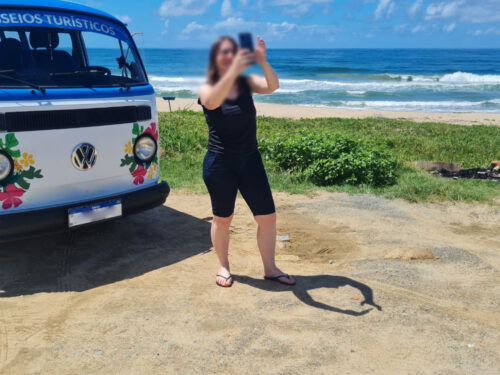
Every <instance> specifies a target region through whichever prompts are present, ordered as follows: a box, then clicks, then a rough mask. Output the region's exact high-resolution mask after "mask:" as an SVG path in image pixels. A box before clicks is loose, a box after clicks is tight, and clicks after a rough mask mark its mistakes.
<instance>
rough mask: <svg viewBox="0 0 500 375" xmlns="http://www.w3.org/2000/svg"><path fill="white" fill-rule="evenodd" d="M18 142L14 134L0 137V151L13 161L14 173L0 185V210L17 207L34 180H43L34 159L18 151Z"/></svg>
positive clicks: (26, 153)
mask: <svg viewBox="0 0 500 375" xmlns="http://www.w3.org/2000/svg"><path fill="white" fill-rule="evenodd" d="M18 146H19V141H18V140H17V138H16V135H15V134H14V133H7V134H6V135H5V138H3V137H0V150H2V151H3V152H6V153H7V154H9V155H10V157H11V158H12V159H13V160H14V171H13V173H12V175H11V176H10V177H9V178H8V179H7V180H5V181H3V182H1V183H0V202H1V209H3V210H8V209H11V208H17V207H19V206H20V205H21V204H22V203H23V201H22V200H21V197H22V196H24V194H25V193H27V192H28V190H29V189H30V186H31V183H32V181H33V180H34V179H39V178H43V176H42V171H41V170H40V169H36V168H35V167H34V165H35V159H34V158H33V155H31V154H30V153H28V152H21V151H20V150H18Z"/></svg>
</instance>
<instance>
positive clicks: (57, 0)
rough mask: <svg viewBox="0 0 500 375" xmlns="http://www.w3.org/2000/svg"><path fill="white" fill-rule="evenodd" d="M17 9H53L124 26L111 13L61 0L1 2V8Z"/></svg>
mask: <svg viewBox="0 0 500 375" xmlns="http://www.w3.org/2000/svg"><path fill="white" fill-rule="evenodd" d="M4 6H5V7H16V8H29V9H51V10H59V11H73V12H77V13H85V14H88V15H92V16H98V17H104V18H107V19H110V20H112V21H114V22H118V23H120V24H123V22H121V21H120V20H119V19H117V18H116V17H114V16H112V15H111V14H109V13H106V12H103V11H101V10H99V9H95V8H91V7H88V6H85V5H80V4H76V3H72V2H69V1H61V0H0V7H4Z"/></svg>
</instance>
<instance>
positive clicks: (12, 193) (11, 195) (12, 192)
mask: <svg viewBox="0 0 500 375" xmlns="http://www.w3.org/2000/svg"><path fill="white" fill-rule="evenodd" d="M23 194H24V190H23V189H18V188H16V187H15V186H14V185H12V184H11V185H7V187H6V188H5V193H0V202H2V208H3V209H4V210H8V209H9V208H11V207H12V206H14V207H18V206H20V205H21V204H22V203H23V201H22V200H21V199H19V197H22V196H23Z"/></svg>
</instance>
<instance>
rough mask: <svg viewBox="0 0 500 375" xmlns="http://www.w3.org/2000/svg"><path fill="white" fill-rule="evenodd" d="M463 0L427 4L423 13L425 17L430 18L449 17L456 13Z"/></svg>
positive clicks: (454, 15)
mask: <svg viewBox="0 0 500 375" xmlns="http://www.w3.org/2000/svg"><path fill="white" fill-rule="evenodd" d="M464 2H465V0H459V1H451V2H448V3H433V4H429V6H428V7H427V11H426V14H425V19H427V20H432V19H437V18H451V17H456V16H457V15H458V10H459V7H460V6H461V5H463V4H464Z"/></svg>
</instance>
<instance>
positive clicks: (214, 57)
mask: <svg viewBox="0 0 500 375" xmlns="http://www.w3.org/2000/svg"><path fill="white" fill-rule="evenodd" d="M254 62H256V63H257V64H259V66H260V67H261V69H262V71H263V72H264V77H261V76H258V75H249V76H244V75H242V73H243V71H244V70H245V69H246V68H248V67H250V66H251V65H252V64H253V63H254ZM278 87H279V81H278V77H277V76H276V73H275V72H274V71H273V69H272V68H271V66H270V65H269V63H268V62H267V60H266V46H265V44H264V41H263V40H262V39H260V38H257V47H256V48H255V52H254V53H251V52H250V51H249V50H247V49H238V46H237V44H236V42H235V41H234V39H232V38H231V37H228V36H224V37H221V38H219V39H218V40H217V41H216V42H215V43H214V44H213V45H212V47H211V49H210V55H209V65H208V72H207V83H205V84H203V85H201V86H200V88H199V89H198V96H199V99H198V103H199V104H201V105H202V106H203V112H204V114H205V119H206V120H207V125H208V132H209V136H208V145H207V153H206V155H205V158H204V159H203V180H204V181H205V185H206V186H207V189H208V192H209V194H210V199H211V202H212V212H213V221H212V228H211V238H212V244H213V246H214V248H215V252H216V253H217V258H218V260H219V270H218V272H217V276H216V283H217V285H219V286H222V287H230V286H231V285H232V284H233V279H232V277H231V273H230V268H229V260H228V248H229V225H230V224H231V220H232V218H233V212H234V204H235V201H236V194H237V192H238V190H239V191H240V192H241V195H242V196H243V198H244V199H245V201H246V203H247V204H248V206H249V207H250V210H251V211H252V214H253V215H254V218H255V221H256V222H257V224H258V230H257V244H258V247H259V250H260V254H261V257H262V262H263V264H264V277H265V278H266V279H268V280H274V281H278V282H280V283H283V284H287V285H294V284H295V280H294V279H293V278H292V277H291V276H289V275H287V274H284V273H283V272H281V271H280V269H278V267H276V264H275V260H274V251H275V246H276V211H275V207H274V200H273V196H272V193H271V188H270V186H269V182H268V180H267V175H266V171H265V170H264V165H263V164H262V159H261V156H260V153H259V150H258V149H257V130H256V111H255V106H254V104H253V98H252V94H253V93H258V94H271V93H272V92H274V91H276V90H277V89H278Z"/></svg>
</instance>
